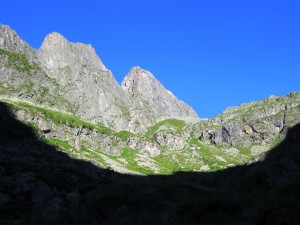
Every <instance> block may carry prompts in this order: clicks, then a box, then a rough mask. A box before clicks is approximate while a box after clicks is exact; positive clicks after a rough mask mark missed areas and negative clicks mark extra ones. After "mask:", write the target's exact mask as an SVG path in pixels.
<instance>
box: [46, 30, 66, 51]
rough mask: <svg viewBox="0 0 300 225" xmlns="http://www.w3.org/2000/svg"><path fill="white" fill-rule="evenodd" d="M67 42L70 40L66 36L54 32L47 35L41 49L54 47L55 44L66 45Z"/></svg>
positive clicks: (58, 45)
mask: <svg viewBox="0 0 300 225" xmlns="http://www.w3.org/2000/svg"><path fill="white" fill-rule="evenodd" d="M67 43H68V40H67V39H66V38H65V37H64V36H62V35H61V34H59V33H57V32H52V33H50V34H48V35H47V36H46V37H45V39H44V42H43V44H42V46H41V49H48V48H53V47H54V46H55V47H64V46H65V45H67Z"/></svg>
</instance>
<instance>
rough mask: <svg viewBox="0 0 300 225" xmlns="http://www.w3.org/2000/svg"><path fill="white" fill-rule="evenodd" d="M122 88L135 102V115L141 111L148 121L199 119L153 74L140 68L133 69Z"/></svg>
mask: <svg viewBox="0 0 300 225" xmlns="http://www.w3.org/2000/svg"><path fill="white" fill-rule="evenodd" d="M121 86H122V88H123V90H124V91H125V92H126V93H127V94H128V95H129V97H130V98H131V99H132V101H133V102H134V105H135V108H134V110H135V112H134V113H133V114H136V111H140V112H143V114H148V115H146V117H147V118H148V119H149V118H152V119H153V120H156V121H157V120H159V119H164V118H171V117H176V118H186V117H194V118H197V117H198V115H197V114H196V112H195V111H194V110H193V109H192V108H191V107H190V106H188V105H187V104H185V103H184V102H182V101H180V100H179V99H177V98H176V97H175V96H174V95H173V94H172V93H171V92H170V91H168V90H167V89H166V88H165V87H164V86H163V85H162V84H161V83H160V82H159V81H158V80H157V79H156V78H155V77H154V76H153V74H152V73H150V72H149V71H147V70H144V69H142V68H140V67H139V66H135V67H132V69H131V70H130V72H129V73H128V74H127V76H126V77H125V79H124V81H123V82H122V85H121ZM139 114H142V113H139ZM150 121H151V119H150Z"/></svg>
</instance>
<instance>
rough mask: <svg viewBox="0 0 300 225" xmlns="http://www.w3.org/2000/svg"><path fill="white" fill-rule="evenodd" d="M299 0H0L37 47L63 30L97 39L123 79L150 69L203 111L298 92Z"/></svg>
mask: <svg viewBox="0 0 300 225" xmlns="http://www.w3.org/2000/svg"><path fill="white" fill-rule="evenodd" d="M299 12H300V1H299V0H295V1H293V0H291V1H289V0H286V1H282V0H281V1H276V0H272V1H265V0H260V1H258V0H252V1H248V0H243V1H240V0H226V1H224V0H212V1H204V0H185V1H183V0H172V1H171V0H160V1H158V0H151V1H150V0H110V1H108V0H106V1H104V0H98V1H96V0H95V1H92V0H85V1H74V0H73V1H63V0H60V1H57V0H54V1H2V2H1V13H0V23H2V24H6V25H9V26H10V27H11V28H13V29H14V30H16V31H17V32H18V34H19V35H20V36H21V37H22V38H23V39H24V40H25V41H27V42H28V43H29V44H30V45H32V46H33V47H35V48H39V47H40V45H41V43H42V41H43V39H44V37H45V36H46V35H47V34H48V33H50V32H52V31H57V32H59V33H61V34H62V35H64V36H65V37H66V38H67V39H68V40H70V41H72V42H83V43H89V44H92V45H93V47H94V48H95V49H96V51H97V53H98V55H99V56H100V58H101V59H102V60H103V62H104V64H105V65H106V67H108V68H109V69H110V70H112V72H113V73H114V75H115V77H116V79H117V80H118V82H121V81H122V80H123V78H124V77H125V75H126V74H127V72H128V71H129V70H130V68H131V67H132V66H135V65H138V66H141V67H142V68H144V69H147V70H149V71H151V72H152V73H153V74H154V75H155V76H156V77H157V78H158V79H159V80H160V81H161V82H162V83H163V84H164V86H165V87H166V88H167V89H169V90H170V91H171V92H173V93H174V94H175V95H176V96H177V97H178V98H180V99H181V100H183V101H185V102H187V103H188V104H190V105H191V106H192V107H193V108H194V109H195V110H196V111H197V112H198V114H199V116H200V117H212V116H214V115H216V114H218V113H221V112H222V111H223V110H224V109H225V108H226V107H228V106H234V105H239V104H241V103H246V102H249V101H253V100H259V99H262V98H265V97H268V96H269V95H283V94H286V93H289V92H291V91H299V90H300V13H299Z"/></svg>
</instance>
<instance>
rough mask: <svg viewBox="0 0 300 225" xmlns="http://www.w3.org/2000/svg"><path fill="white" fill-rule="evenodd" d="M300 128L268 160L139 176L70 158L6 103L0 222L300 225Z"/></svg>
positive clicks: (1, 107)
mask: <svg viewBox="0 0 300 225" xmlns="http://www.w3.org/2000/svg"><path fill="white" fill-rule="evenodd" d="M299 202H300V124H298V125H296V126H295V127H293V128H291V129H290V130H289V131H288V132H287V135H286V139H285V140H284V141H282V142H281V143H280V144H279V145H278V146H277V147H275V148H274V149H273V150H272V151H271V152H270V153H269V154H268V155H267V156H266V157H265V158H264V159H263V160H261V161H259V162H256V163H253V164H250V165H243V166H238V167H233V168H228V169H226V170H223V171H218V172H213V173H186V172H185V173H176V174H173V175H170V176H166V175H164V176H163V175H161V176H147V177H143V176H132V175H123V174H119V173H116V172H113V171H110V170H105V169H101V168H98V167H96V166H94V165H93V164H91V163H89V162H86V161H81V160H76V159H72V158H70V157H69V156H68V155H67V154H65V153H63V152H60V151H58V150H57V149H55V148H54V147H53V146H51V145H48V144H46V143H44V142H43V141H42V140H39V138H38V135H37V134H36V133H35V132H34V130H33V129H32V128H30V127H29V126H27V125H26V124H23V123H21V122H20V121H18V120H16V119H15V118H14V116H13V114H12V113H11V112H10V110H9V108H8V107H7V106H6V105H5V104H3V103H1V104H0V224H130V225H133V224H155V225H158V224H167V225H171V224H172V225H175V224H188V225H190V224H210V225H211V224H218V225H221V224H243V225H244V224H280V225H282V224H299V222H300V204H299Z"/></svg>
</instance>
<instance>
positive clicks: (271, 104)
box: [194, 93, 300, 147]
mask: <svg viewBox="0 0 300 225" xmlns="http://www.w3.org/2000/svg"><path fill="white" fill-rule="evenodd" d="M299 108H300V95H299V93H291V94H288V95H285V96H281V97H275V96H271V97H269V98H267V99H264V100H261V101H256V102H252V103H248V104H243V105H241V106H238V107H231V108H228V109H227V110H225V112H224V113H222V114H220V115H218V116H216V117H215V118H213V119H210V120H207V121H201V122H199V123H197V124H196V125H195V127H194V130H198V131H197V132H195V135H196V136H197V137H199V139H200V140H201V141H208V142H210V143H212V144H225V145H231V146H242V147H249V146H250V145H252V144H260V145H263V146H269V145H270V144H272V143H273V142H274V140H275V139H276V137H277V136H280V135H283V136H284V134H285V132H286V130H287V129H288V127H291V126H293V125H294V124H297V123H299V122H300V113H299V112H300V110H299Z"/></svg>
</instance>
